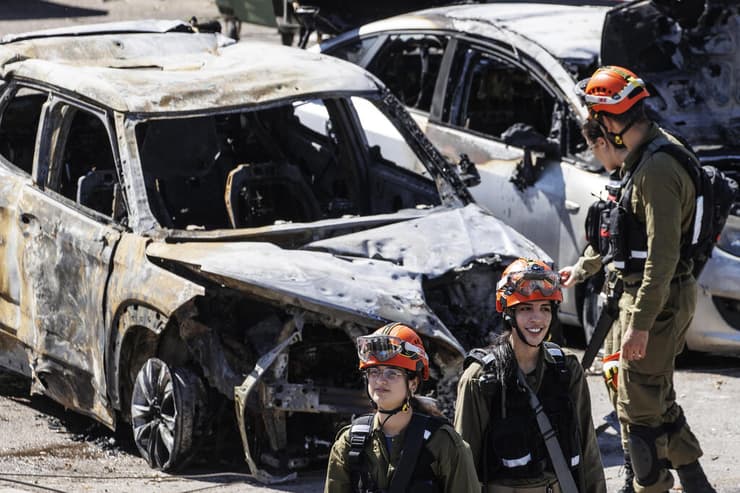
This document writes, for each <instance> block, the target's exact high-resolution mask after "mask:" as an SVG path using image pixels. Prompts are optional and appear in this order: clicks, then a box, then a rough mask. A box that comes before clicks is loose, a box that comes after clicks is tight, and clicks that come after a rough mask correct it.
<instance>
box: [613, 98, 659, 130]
mask: <svg viewBox="0 0 740 493" xmlns="http://www.w3.org/2000/svg"><path fill="white" fill-rule="evenodd" d="M602 113H603V114H604V115H605V116H608V117H609V118H611V119H612V120H614V121H615V122H617V123H618V124H619V125H627V124H628V123H630V122H632V121H634V122H635V123H638V122H641V121H645V120H647V119H648V118H647V114H646V113H645V105H644V100H640V101H638V102H636V103H635V104H634V105H632V107H630V109H628V110H627V111H625V112H624V113H620V114H618V115H617V114H614V113H609V112H606V111H604V112H602Z"/></svg>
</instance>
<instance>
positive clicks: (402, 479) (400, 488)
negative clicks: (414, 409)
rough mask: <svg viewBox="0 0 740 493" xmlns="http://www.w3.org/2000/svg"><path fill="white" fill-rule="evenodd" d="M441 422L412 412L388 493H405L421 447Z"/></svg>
mask: <svg viewBox="0 0 740 493" xmlns="http://www.w3.org/2000/svg"><path fill="white" fill-rule="evenodd" d="M442 423H443V421H441V420H435V419H432V418H431V417H429V416H427V415H425V414H420V413H414V414H413V415H412V416H411V423H409V427H408V429H407V430H406V436H405V437H404V441H403V450H402V451H401V459H400V460H399V461H398V467H396V472H395V474H394V475H393V479H392V480H391V484H390V488H388V493H405V492H406V491H407V489H408V486H409V484H410V483H411V478H412V477H413V475H414V471H415V470H416V465H417V462H418V460H419V454H420V453H421V449H422V447H423V446H424V444H425V443H426V442H427V440H429V438H430V437H431V436H432V434H433V433H434V431H436V430H437V428H439V427H440V426H441V425H442Z"/></svg>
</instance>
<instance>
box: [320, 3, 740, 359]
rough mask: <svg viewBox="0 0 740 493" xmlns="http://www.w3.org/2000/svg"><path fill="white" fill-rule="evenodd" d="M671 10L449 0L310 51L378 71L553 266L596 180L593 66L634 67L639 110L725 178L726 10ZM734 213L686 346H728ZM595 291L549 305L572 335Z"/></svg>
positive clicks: (599, 174) (739, 288) (733, 342)
mask: <svg viewBox="0 0 740 493" xmlns="http://www.w3.org/2000/svg"><path fill="white" fill-rule="evenodd" d="M679 14H681V15H684V18H682V19H680V21H676V20H674V19H672V18H671V17H668V16H667V15H666V14H664V13H663V12H661V11H659V10H657V8H656V7H654V6H653V5H652V4H651V3H650V2H647V1H642V2H630V3H629V4H626V5H623V6H619V7H614V8H609V7H605V6H597V5H589V6H574V5H557V4H552V3H548V4H544V3H543V4H537V3H508V4H507V3H494V4H486V5H460V6H452V7H442V8H435V9H429V10H424V11H419V12H415V13H412V14H407V15H402V16H398V17H393V18H390V19H386V20H383V21H378V22H374V23H371V24H367V25H365V26H363V27H360V28H359V29H356V30H353V31H350V32H347V33H344V34H342V35H339V36H337V37H335V38H332V39H330V40H328V41H326V42H324V43H322V44H321V46H320V50H321V51H322V52H323V53H328V54H331V55H334V56H337V57H340V58H343V59H346V60H349V61H352V62H354V63H357V64H359V65H361V66H363V67H365V68H367V69H368V70H369V71H370V72H372V73H374V74H375V75H376V76H378V77H379V78H380V79H381V80H383V82H385V83H386V85H387V86H388V87H389V88H390V89H391V90H393V91H394V93H395V94H396V95H397V96H398V97H399V98H400V99H401V100H402V101H403V102H404V103H405V104H406V106H407V107H408V108H409V109H410V110H411V113H412V115H413V116H414V118H415V119H416V121H417V122H418V123H419V124H420V126H421V127H422V128H423V129H424V131H425V133H426V134H427V137H428V138H429V139H430V140H431V141H432V142H433V143H434V144H435V145H436V146H437V147H438V148H439V149H440V150H441V151H442V153H443V154H444V155H446V156H447V157H448V159H450V160H452V161H457V160H458V159H459V156H460V154H462V153H464V154H466V155H467V156H468V157H469V158H470V160H472V161H473V162H474V163H476V165H477V170H478V172H479V174H480V184H478V185H477V186H473V187H472V188H471V193H472V194H473V196H474V198H475V199H476V201H477V202H478V203H479V204H481V205H483V206H484V207H486V208H488V209H490V210H491V211H493V212H494V213H495V214H496V215H497V216H498V217H499V218H501V219H503V220H504V221H506V222H507V223H508V224H510V225H511V226H513V227H514V228H516V229H517V230H518V231H520V232H521V233H523V234H524V235H525V236H527V237H528V238H530V239H531V240H533V241H534V242H535V243H537V244H538V245H540V246H541V247H542V248H543V249H544V250H545V251H547V252H548V253H549V254H550V256H551V257H552V258H553V259H555V261H556V263H557V264H558V265H560V266H564V265H570V264H572V263H574V262H575V261H576V259H577V258H578V256H579V255H580V253H581V252H582V251H583V249H584V248H585V245H586V240H585V233H584V219H585V215H586V212H587V209H588V207H589V205H590V204H591V203H592V202H593V201H594V200H595V199H594V195H595V194H598V193H600V192H602V191H603V189H604V184H605V183H606V182H607V176H606V174H605V173H604V172H603V170H602V168H601V166H600V164H599V163H598V162H597V161H596V160H595V159H594V157H593V156H592V154H591V152H590V151H589V149H588V148H587V146H586V145H585V142H584V140H583V138H582V136H581V134H580V125H581V123H582V122H583V120H584V118H585V117H586V115H587V111H586V108H585V107H584V106H583V104H582V103H581V101H580V100H579V99H578V98H577V97H576V95H575V93H574V91H573V86H574V84H575V82H576V81H577V80H580V79H581V78H584V77H587V76H589V75H590V74H591V73H593V71H594V70H595V68H596V67H598V66H599V65H601V64H609V63H611V64H617V65H622V66H626V67H629V68H631V69H633V70H634V71H635V72H636V73H638V74H639V75H640V76H641V77H642V78H643V79H645V80H646V81H647V82H648V85H649V89H650V92H651V94H652V95H653V96H652V97H651V98H649V99H648V100H647V105H648V108H649V110H650V111H651V112H652V115H653V116H654V117H655V118H656V119H658V120H659V121H660V123H661V124H662V125H663V126H664V127H666V128H669V129H671V130H672V131H674V132H677V133H680V134H682V135H683V136H684V137H685V138H687V139H688V140H689V142H690V143H691V144H692V145H693V146H694V148H695V150H696V151H697V153H698V155H699V156H700V158H701V160H702V161H703V162H704V163H707V164H713V165H715V166H717V167H718V168H720V169H723V170H724V171H725V172H727V173H728V174H730V175H732V176H734V177H735V178H737V177H738V173H739V171H738V163H739V162H740V146H738V144H737V143H738V142H739V141H740V138H739V137H740V98H738V94H740V81H739V79H738V76H737V74H738V73H740V72H738V70H740V49H739V48H738V45H737V42H736V41H735V40H736V38H737V36H736V34H737V33H736V31H735V30H736V27H735V26H737V25H738V23H740V13H739V11H738V6H737V5H735V4H732V5H729V3H728V2H720V1H710V2H708V6H707V10H706V12H705V13H704V15H703V16H702V17H700V18H699V17H698V16H696V15H693V14H692V13H690V12H689V13H686V12H681V13H679ZM692 15H693V17H692ZM697 18H698V25H697V26H694V27H692V26H691V23H692V20H693V21H694V22H696V19H697ZM736 213H737V211H736ZM738 222H739V219H738V217H737V216H733V217H731V219H730V220H729V221H728V223H727V226H726V227H725V230H724V232H723V234H722V237H721V238H720V241H719V243H718V245H717V248H715V251H714V254H713V256H712V258H711V259H710V260H709V262H708V264H707V265H706V268H705V269H704V271H703V273H702V274H701V276H700V277H699V286H700V289H699V299H698V304H697V311H696V317H695V321H694V323H693V325H692V327H691V329H690V330H689V333H688V336H687V344H688V347H689V348H690V349H692V350H699V351H713V352H714V351H716V352H722V353H726V354H737V355H740V225H739V224H738ZM598 292H599V289H598V286H597V285H595V282H594V281H592V282H589V283H584V284H582V285H579V287H578V288H577V289H576V290H569V292H567V293H566V296H565V300H564V303H563V305H562V309H561V319H562V320H563V321H564V322H567V323H573V324H579V325H583V326H585V327H586V330H585V331H584V332H585V334H584V335H585V338H586V339H589V338H590V333H591V331H592V330H593V329H592V327H593V323H594V321H595V316H594V314H595V312H596V311H595V310H594V308H595V307H596V305H597V300H598Z"/></svg>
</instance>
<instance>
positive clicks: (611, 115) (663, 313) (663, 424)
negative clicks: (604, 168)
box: [561, 66, 715, 493]
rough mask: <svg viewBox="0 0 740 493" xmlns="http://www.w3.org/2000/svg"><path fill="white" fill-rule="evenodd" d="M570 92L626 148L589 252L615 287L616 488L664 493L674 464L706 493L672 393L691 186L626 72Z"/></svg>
mask: <svg viewBox="0 0 740 493" xmlns="http://www.w3.org/2000/svg"><path fill="white" fill-rule="evenodd" d="M576 88H577V91H579V92H580V93H581V95H582V97H583V98H584V100H585V102H586V104H587V105H588V107H589V111H590V118H591V119H593V120H595V121H597V122H598V123H599V125H600V126H601V127H602V128H603V130H604V135H605V136H606V137H607V139H609V140H610V141H611V143H612V144H614V145H615V146H622V147H624V148H626V150H627V151H628V154H627V156H626V158H625V160H624V163H623V165H622V169H621V176H622V189H621V196H620V198H619V199H617V202H615V205H618V207H614V208H613V209H612V211H611V213H609V214H607V215H605V216H604V217H605V218H606V219H607V220H608V224H607V225H606V226H607V230H608V232H609V234H610V238H609V239H610V242H609V250H608V251H602V252H598V253H597V254H596V255H598V254H599V253H600V255H601V256H602V257H603V260H604V261H607V262H611V265H610V268H613V269H615V270H616V272H617V275H618V277H619V282H621V283H622V284H623V290H624V291H623V294H622V296H621V299H620V301H619V309H620V313H619V319H618V320H617V321H615V323H614V326H613V327H612V333H613V334H616V335H617V336H619V335H621V358H620V364H619V378H618V389H617V399H616V401H617V402H616V410H617V415H618V417H619V421H620V424H621V425H622V445H623V447H624V450H625V452H626V453H625V456H627V452H628V454H629V457H630V458H631V464H632V468H633V469H634V476H635V478H634V481H633V480H632V477H630V476H631V475H630V474H629V469H628V477H627V480H626V482H625V485H624V487H623V488H622V489H621V490H620V492H622V493H627V492H632V491H635V492H638V493H643V492H644V493H652V492H665V491H668V490H669V489H670V488H671V487H672V486H673V476H672V474H671V472H670V470H669V468H676V469H677V471H678V476H679V479H680V481H681V485H682V486H683V489H684V491H685V492H686V493H698V492H710V493H715V490H714V488H712V486H711V485H710V484H709V482H708V481H707V478H706V476H705V474H704V471H703V470H702V468H701V466H700V465H699V462H698V458H699V457H701V455H702V450H701V447H700V446H699V442H698V440H697V438H696V436H694V434H693V433H692V432H691V430H690V428H689V426H688V424H687V423H686V418H685V417H684V414H683V411H682V409H681V407H680V406H679V405H678V404H677V403H676V393H675V390H674V388H673V372H674V368H675V357H676V355H677V354H678V353H680V352H681V350H682V349H683V346H684V340H685V336H686V330H687V329H688V327H689V324H690V323H691V319H692V317H693V314H694V309H695V304H696V280H695V279H694V277H693V275H692V268H693V261H692V260H691V259H690V258H684V257H682V255H681V244H682V239H685V238H687V235H688V234H689V229H690V226H691V223H692V218H693V216H694V212H695V190H694V184H693V182H692V180H691V177H690V176H689V174H688V173H687V172H686V170H684V168H683V166H682V165H681V163H679V162H678V161H677V160H676V158H674V157H673V156H672V155H670V154H668V153H667V152H663V151H661V150H660V148H661V147H663V146H664V145H667V144H670V143H673V144H680V143H679V142H678V141H677V140H676V139H675V138H674V137H672V136H671V135H669V134H668V133H666V132H665V131H663V130H662V129H661V128H660V127H658V125H656V124H655V123H654V122H652V121H650V120H649V119H648V118H647V117H646V115H645V110H644V101H643V100H644V99H645V98H646V97H647V96H649V94H648V91H647V89H646V87H645V83H644V82H643V81H642V80H641V79H639V78H638V77H637V76H636V75H635V74H634V73H632V72H631V71H629V70H627V69H624V68H621V67H616V66H606V67H601V68H599V69H598V70H596V72H594V74H593V76H592V77H590V78H589V79H585V80H582V81H580V82H579V83H578V84H577V86H576ZM684 150H685V151H686V152H690V151H688V150H687V149H685V148H684ZM628 191H629V192H628ZM594 253H595V252H594V251H593V250H589V251H587V252H586V255H585V256H584V257H582V258H581V259H579V262H578V263H577V264H576V265H575V266H572V267H565V268H563V269H562V270H561V276H562V279H563V283H564V285H565V286H569V285H572V284H573V283H574V282H578V281H581V280H583V279H584V278H585V277H588V276H589V275H592V274H594V273H595V272H594V270H598V268H599V267H596V268H595V267H594V262H593V258H594ZM589 257H590V258H589ZM626 460H628V459H627V457H626Z"/></svg>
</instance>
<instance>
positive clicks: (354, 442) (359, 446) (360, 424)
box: [348, 414, 375, 474]
mask: <svg viewBox="0 0 740 493" xmlns="http://www.w3.org/2000/svg"><path fill="white" fill-rule="evenodd" d="M374 418H375V414H363V415H362V416H359V417H357V418H355V419H353V420H352V426H350V429H349V454H348V459H349V467H350V472H351V473H353V474H355V473H357V474H359V473H360V472H361V470H362V452H363V449H364V448H365V444H366V443H367V439H368V437H369V436H370V433H371V432H372V430H373V419H374Z"/></svg>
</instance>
